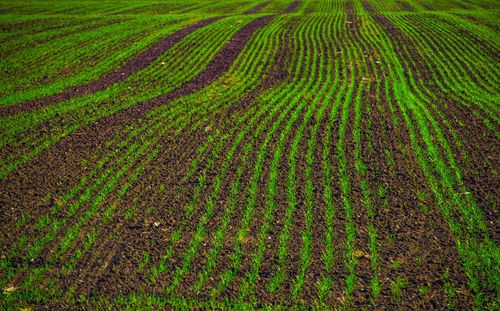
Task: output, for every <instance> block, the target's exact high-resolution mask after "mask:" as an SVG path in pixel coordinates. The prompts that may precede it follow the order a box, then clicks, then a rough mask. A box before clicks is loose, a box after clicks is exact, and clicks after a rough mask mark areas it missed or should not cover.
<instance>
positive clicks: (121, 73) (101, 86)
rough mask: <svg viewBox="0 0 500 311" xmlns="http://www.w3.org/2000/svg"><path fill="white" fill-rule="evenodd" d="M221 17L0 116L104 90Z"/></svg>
mask: <svg viewBox="0 0 500 311" xmlns="http://www.w3.org/2000/svg"><path fill="white" fill-rule="evenodd" d="M221 18H223V16H220V17H213V18H210V19H207V20H203V21H200V22H198V23H195V24H192V25H189V26H187V27H185V28H183V29H181V30H178V31H176V32H174V33H173V34H171V35H169V36H168V37H166V38H164V39H162V40H161V41H159V42H157V43H155V44H153V45H152V46H151V47H150V48H148V49H147V50H146V51H144V52H142V53H140V54H139V55H137V56H136V57H135V58H133V59H132V60H130V61H129V62H128V63H126V64H125V65H123V66H122V67H121V68H120V69H118V70H116V71H115V72H110V73H107V74H105V75H104V76H102V77H100V78H99V79H98V80H96V81H94V82H91V83H89V84H86V85H82V86H75V87H72V88H71V89H70V90H69V91H66V92H62V93H58V94H54V95H50V96H47V97H44V98H41V99H38V100H33V101H28V102H25V103H22V104H18V105H13V106H5V107H0V117H5V116H10V115H15V114H19V113H22V112H27V111H31V110H33V109H37V108H39V107H42V106H45V105H51V104H55V103H59V102H61V101H66V100H69V99H71V98H74V97H80V96H84V95H88V94H92V93H96V92H99V91H102V90H105V89H106V88H108V87H110V86H111V85H113V84H115V83H119V82H121V81H124V80H125V79H127V78H128V77H130V76H131V75H133V74H134V73H137V72H139V71H140V70H142V69H144V68H146V67H147V66H148V65H149V64H151V63H152V62H154V60H155V59H157V58H158V57H159V56H161V55H162V54H163V53H165V52H166V51H167V50H168V49H170V48H171V47H172V46H174V45H175V44H176V43H177V42H179V41H181V40H182V39H183V38H184V37H186V36H187V35H189V34H190V33H192V32H193V31H195V30H196V29H198V28H201V27H203V26H206V25H208V24H210V23H213V22H215V21H217V20H219V19H221Z"/></svg>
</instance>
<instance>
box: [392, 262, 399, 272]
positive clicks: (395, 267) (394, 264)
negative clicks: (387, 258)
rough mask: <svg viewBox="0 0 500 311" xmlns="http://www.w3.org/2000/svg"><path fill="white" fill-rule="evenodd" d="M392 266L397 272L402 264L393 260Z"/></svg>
mask: <svg viewBox="0 0 500 311" xmlns="http://www.w3.org/2000/svg"><path fill="white" fill-rule="evenodd" d="M392 266H393V267H394V269H395V270H398V269H399V267H400V266H401V262H399V261H398V260H392Z"/></svg>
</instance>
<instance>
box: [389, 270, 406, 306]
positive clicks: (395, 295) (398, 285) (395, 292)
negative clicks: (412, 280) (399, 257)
mask: <svg viewBox="0 0 500 311" xmlns="http://www.w3.org/2000/svg"><path fill="white" fill-rule="evenodd" d="M406 285H407V282H406V280H405V279H402V278H401V277H399V276H398V277H397V278H396V280H395V281H391V292H392V298H391V301H393V302H396V301H399V300H400V299H401V289H402V288H404V287H405V286H406Z"/></svg>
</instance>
